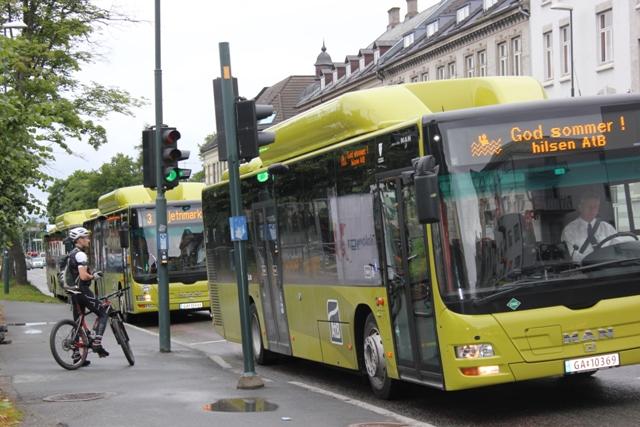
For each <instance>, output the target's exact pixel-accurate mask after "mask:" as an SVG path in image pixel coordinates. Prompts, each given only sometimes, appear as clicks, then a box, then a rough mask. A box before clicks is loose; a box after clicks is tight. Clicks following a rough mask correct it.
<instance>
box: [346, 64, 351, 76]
mask: <svg viewBox="0 0 640 427" xmlns="http://www.w3.org/2000/svg"><path fill="white" fill-rule="evenodd" d="M344 68H345V70H346V73H347V77H349V76H350V75H351V62H347V64H346V65H345V67H344Z"/></svg>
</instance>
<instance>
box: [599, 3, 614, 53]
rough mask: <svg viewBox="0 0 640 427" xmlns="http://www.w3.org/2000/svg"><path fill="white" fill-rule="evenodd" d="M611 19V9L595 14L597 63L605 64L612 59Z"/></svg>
mask: <svg viewBox="0 0 640 427" xmlns="http://www.w3.org/2000/svg"><path fill="white" fill-rule="evenodd" d="M611 20H612V13H611V9H609V10H607V11H605V12H602V13H599V14H598V15H597V28H598V63H599V64H606V63H607V62H611V61H612V60H613V34H612V32H613V29H612V28H611Z"/></svg>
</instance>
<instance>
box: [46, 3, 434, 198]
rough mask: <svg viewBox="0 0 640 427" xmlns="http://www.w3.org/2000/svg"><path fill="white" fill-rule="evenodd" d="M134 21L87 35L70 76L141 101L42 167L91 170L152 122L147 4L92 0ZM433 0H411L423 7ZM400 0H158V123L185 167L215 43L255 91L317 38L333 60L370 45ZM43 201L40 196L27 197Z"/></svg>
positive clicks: (251, 93) (303, 63)
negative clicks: (91, 50) (223, 46)
mask: <svg viewBox="0 0 640 427" xmlns="http://www.w3.org/2000/svg"><path fill="white" fill-rule="evenodd" d="M95 1H96V3H97V4H99V5H100V6H102V7H105V8H113V9H116V10H118V11H119V12H121V13H124V14H125V15H126V16H128V17H130V18H132V19H134V20H138V21H140V22H138V23H118V24H115V25H110V26H109V27H108V28H106V29H103V30H101V31H100V33H99V34H97V35H96V36H97V37H96V42H97V48H96V49H97V51H96V53H97V54H98V58H96V60H95V63H93V64H89V65H86V66H84V67H83V70H82V71H81V72H79V74H78V78H79V79H80V80H81V81H96V82H99V83H101V84H103V85H105V86H111V87H118V88H120V89H124V90H127V91H128V92H130V94H131V95H132V96H135V97H143V98H146V99H147V101H148V105H146V106H145V107H142V108H138V109H136V110H134V111H133V113H134V116H133V117H127V116H122V115H116V114H113V115H109V116H108V117H107V118H106V119H105V120H103V121H102V122H101V124H102V125H103V126H104V127H105V128H106V130H107V137H108V140H109V142H108V144H106V145H104V146H103V147H101V148H100V149H99V150H97V151H96V150H94V149H93V148H91V147H90V146H89V145H88V144H86V143H82V142H72V143H71V144H70V145H71V147H72V150H73V154H72V155H68V154H65V153H64V152H63V151H62V150H60V149H55V150H54V153H55V155H56V161H55V162H52V163H50V164H48V165H47V166H46V167H45V172H46V173H48V174H49V175H51V176H53V177H56V178H65V177H67V176H68V175H70V174H72V173H73V172H74V171H75V170H78V169H82V170H87V171H88V170H95V169H98V168H99V167H100V166H101V165H102V164H103V163H105V162H108V161H109V160H110V159H111V158H112V157H113V156H114V155H116V154H117V153H124V154H126V155H129V156H131V157H134V158H135V157H136V156H137V152H136V150H135V148H134V147H135V146H136V145H138V144H140V138H141V131H142V129H143V128H144V127H145V126H147V125H153V124H155V122H156V118H155V93H154V87H155V86H154V69H155V44H154V43H155V39H154V37H155V29H154V16H155V0H135V1H131V0H95ZM435 3H437V0H418V10H419V11H422V10H424V9H426V8H427V7H429V6H431V5H432V4H435ZM392 7H400V17H401V19H404V15H405V14H406V10H407V7H406V0H324V1H322V2H311V1H293V0H271V1H264V0H226V1H223V0H181V1H176V0H164V1H161V24H162V25H161V34H162V41H161V44H162V52H161V58H162V63H161V69H162V96H163V122H164V123H166V124H168V125H170V126H174V127H176V128H177V129H178V130H179V131H180V133H181V134H182V138H181V140H180V141H179V146H180V148H181V149H187V150H190V151H191V157H190V159H189V160H187V161H186V162H183V163H181V164H184V165H185V166H186V167H188V168H191V169H193V173H195V172H197V171H199V170H201V169H202V163H201V161H200V159H199V157H198V145H199V144H202V143H203V141H204V138H205V137H206V136H207V135H208V134H211V133H214V132H215V129H216V125H215V120H214V116H215V114H214V100H213V89H212V80H213V79H214V78H216V77H219V76H220V63H219V57H220V53H219V43H221V42H228V43H229V50H230V58H231V72H232V74H233V76H235V77H236V78H237V79H238V89H239V93H240V95H241V96H244V97H246V98H253V97H255V96H256V95H257V94H258V93H259V92H260V90H261V89H262V88H263V87H265V86H271V85H273V84H275V83H277V82H279V81H280V80H283V79H284V78H286V77H288V76H290V75H311V74H313V73H314V67H313V64H314V62H315V60H316V57H317V56H318V54H319V53H320V48H321V47H322V43H323V41H324V43H325V45H326V47H327V52H328V53H329V54H330V55H331V58H332V59H333V61H334V62H341V61H344V58H345V57H346V56H347V55H354V54H357V53H358V50H359V49H361V48H364V47H366V46H367V45H369V44H370V43H371V42H372V41H373V40H375V39H376V38H377V37H378V36H379V35H381V34H382V33H383V32H384V31H385V30H386V26H387V23H388V15H387V11H388V10H389V9H390V8H392ZM36 196H37V197H38V198H39V199H40V200H41V201H42V202H43V203H44V204H45V205H46V202H47V197H48V194H46V193H36Z"/></svg>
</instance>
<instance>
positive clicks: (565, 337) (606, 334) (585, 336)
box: [562, 326, 613, 344]
mask: <svg viewBox="0 0 640 427" xmlns="http://www.w3.org/2000/svg"><path fill="white" fill-rule="evenodd" d="M609 338H613V328H612V327H610V326H609V327H607V328H598V331H597V332H594V331H592V330H590V329H586V330H584V331H574V332H563V333H562V343H563V344H575V343H578V342H584V341H597V340H603V339H609Z"/></svg>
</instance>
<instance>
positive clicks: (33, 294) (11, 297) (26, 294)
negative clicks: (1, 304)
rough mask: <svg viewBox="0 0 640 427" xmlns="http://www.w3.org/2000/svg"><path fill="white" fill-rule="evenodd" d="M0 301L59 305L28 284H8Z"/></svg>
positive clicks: (55, 300) (57, 301)
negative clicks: (6, 290) (6, 291)
mask: <svg viewBox="0 0 640 427" xmlns="http://www.w3.org/2000/svg"><path fill="white" fill-rule="evenodd" d="M0 300H5V301H28V302H44V303H49V304H58V303H60V301H59V300H57V299H55V298H53V297H50V296H47V295H45V294H43V293H42V292H40V290H38V288H36V287H35V286H33V285H31V284H30V283H27V284H26V285H18V284H16V283H15V282H13V281H12V282H10V283H9V293H8V294H5V293H4V292H2V291H0ZM0 425H2V424H0Z"/></svg>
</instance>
